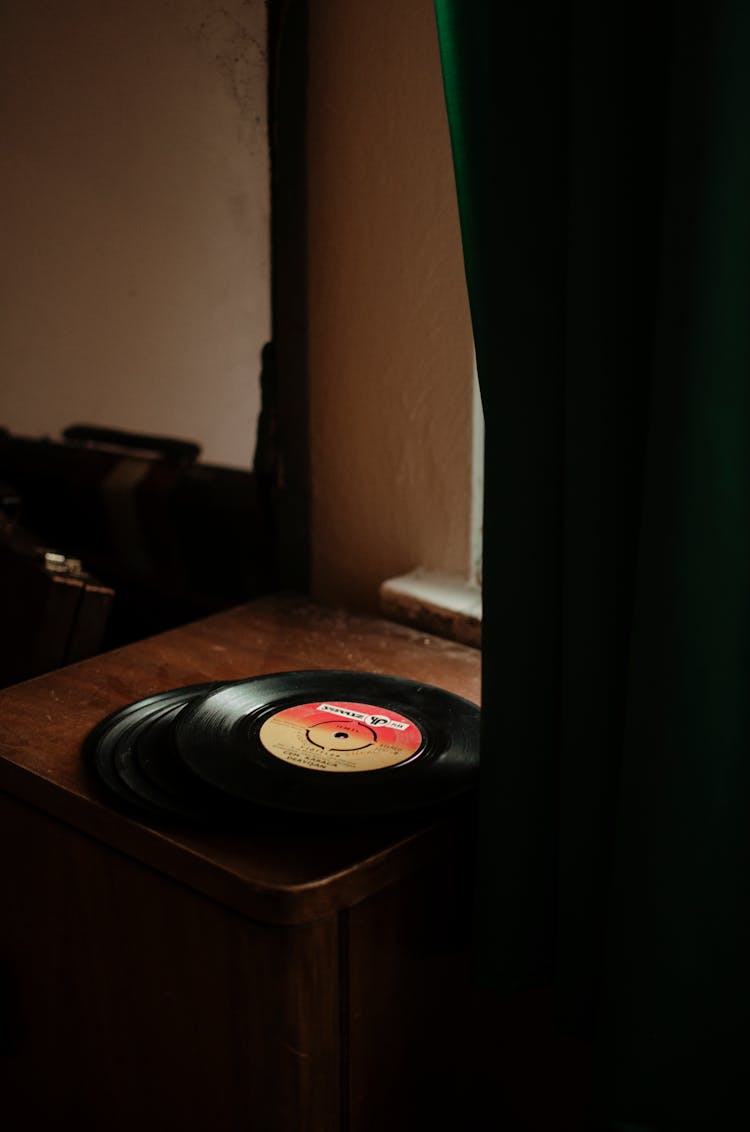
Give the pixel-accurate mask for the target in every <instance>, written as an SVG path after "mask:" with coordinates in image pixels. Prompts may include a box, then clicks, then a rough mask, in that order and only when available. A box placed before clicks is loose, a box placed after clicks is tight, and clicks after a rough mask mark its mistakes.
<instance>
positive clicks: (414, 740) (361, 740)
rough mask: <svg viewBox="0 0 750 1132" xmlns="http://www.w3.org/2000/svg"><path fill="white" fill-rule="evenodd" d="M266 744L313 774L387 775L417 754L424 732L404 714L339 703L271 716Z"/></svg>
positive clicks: (266, 726) (307, 706)
mask: <svg viewBox="0 0 750 1132" xmlns="http://www.w3.org/2000/svg"><path fill="white" fill-rule="evenodd" d="M260 741H261V743H262V744H263V746H264V747H265V749H266V750H267V751H268V752H269V754H272V755H275V756H276V758H277V759H283V760H284V762H287V763H292V764H293V765H294V766H302V767H305V768H306V769H308V770H329V771H330V770H333V771H347V772H351V771H358V770H381V769H382V768H383V767H387V766H397V765H398V763H403V762H406V761H407V760H408V759H410V758H412V756H413V755H415V754H416V753H417V751H418V750H419V748H420V747H421V745H422V733H421V731H420V730H419V728H418V727H417V725H416V723H413V722H412V721H411V720H410V719H407V718H406V716H404V715H399V713H398V712H395V711H390V710H389V709H382V708H378V707H373V705H372V704H355V703H349V702H348V701H347V702H344V701H339V700H326V701H324V702H320V701H319V702H316V703H311V704H298V705H297V707H291V708H285V709H284V710H283V711H278V712H276V714H275V715H272V716H269V718H268V719H267V720H266V721H265V723H264V724H263V726H262V727H261V729H260Z"/></svg>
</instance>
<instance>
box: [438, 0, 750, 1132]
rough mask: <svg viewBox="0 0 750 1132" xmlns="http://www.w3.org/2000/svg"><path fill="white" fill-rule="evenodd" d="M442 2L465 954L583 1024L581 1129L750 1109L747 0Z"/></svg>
mask: <svg viewBox="0 0 750 1132" xmlns="http://www.w3.org/2000/svg"><path fill="white" fill-rule="evenodd" d="M436 11H437V18H438V31H439V37H440V45H441V54H442V62H443V73H444V82H445V91H446V101H447V108H448V116H449V121H450V127H451V137H452V143H453V150H454V163H455V171H456V181H457V187H458V197H459V207H460V214H461V224H462V232H463V243H464V257H465V263H466V274H467V283H468V288H469V297H470V303H471V310H472V318H473V324H474V334H475V342H476V352H477V364H478V369H479V379H480V387H481V392H482V401H483V406H484V413H485V424H486V437H487V445H486V447H487V455H486V471H485V525H484V540H485V549H484V627H483V640H484V649H483V701H484V703H485V708H484V711H483V734H482V771H481V778H480V822H479V825H480V831H479V851H478V865H477V923H476V954H477V966H478V971H479V974H480V976H481V978H482V980H484V981H485V982H487V983H490V984H493V985H494V986H495V987H496V988H498V990H499V991H500V992H502V993H505V992H510V991H511V990H514V989H517V988H523V987H533V986H542V985H552V986H554V988H555V992H556V996H557V1001H558V1006H559V1011H560V1019H561V1025H562V1026H564V1027H567V1028H568V1029H570V1030H573V1031H575V1032H578V1033H584V1034H588V1035H592V1036H593V1038H594V1048H595V1052H596V1062H595V1064H596V1075H595V1082H596V1106H597V1107H596V1117H595V1121H594V1122H595V1125H596V1127H601V1128H606V1129H622V1130H624V1129H632V1130H634V1129H643V1130H645V1129H648V1130H650V1132H655V1130H657V1129H658V1130H665V1129H670V1130H671V1129H683V1128H685V1129H688V1128H706V1129H712V1130H716V1132H723V1130H725V1129H730V1128H731V1129H734V1128H742V1127H750V1085H749V1086H748V1087H747V1088H746V1087H745V1082H746V1081H748V1082H750V978H749V974H748V973H749V972H750V916H749V915H748V911H749V909H750V681H749V679H748V678H749V676H750V3H747V2H746V0H734V2H730V0H712V3H703V4H683V3H680V2H675V3H673V4H665V3H660V2H659V0H652V2H649V3H644V2H642V0H629V2H628V3H623V2H621V0H612V2H610V3H606V4H602V3H601V2H598V3H593V2H588V3H583V2H579V0H570V2H569V3H566V4H563V3H558V4H542V5H535V4H520V3H509V4H500V3H497V4H496V3H489V2H488V3H476V2H471V0H464V2H461V0H436ZM540 1087H543V1083H541V1082H540ZM733 1104H734V1105H736V1106H737V1114H736V1115H735V1114H734V1113H733V1111H732V1105H733ZM730 1114H731V1115H730Z"/></svg>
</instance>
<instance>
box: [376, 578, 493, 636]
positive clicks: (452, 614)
mask: <svg viewBox="0 0 750 1132" xmlns="http://www.w3.org/2000/svg"><path fill="white" fill-rule="evenodd" d="M380 608H381V610H382V612H383V614H384V615H385V616H386V617H388V618H390V619H391V620H392V621H399V622H401V623H402V624H404V625H411V626H412V627H414V628H417V629H423V630H424V631H425V632H426V633H434V634H435V636H438V637H447V638H448V639H449V640H453V641H458V642H459V643H460V644H463V645H472V646H473V647H474V648H480V647H481V643H482V593H481V590H480V588H479V586H476V585H472V584H471V583H470V582H467V581H466V580H465V579H464V578H460V577H457V576H456V575H452V574H439V573H436V572H433V571H430V570H424V569H417V570H413V571H412V572H411V573H409V574H401V575H400V576H399V577H397V578H388V579H387V580H386V581H385V582H383V583H382V584H381V586H380Z"/></svg>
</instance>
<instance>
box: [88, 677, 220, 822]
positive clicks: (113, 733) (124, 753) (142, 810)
mask: <svg viewBox="0 0 750 1132" xmlns="http://www.w3.org/2000/svg"><path fill="white" fill-rule="evenodd" d="M217 686H218V685H216V684H214V683H211V684H191V685H189V686H186V687H183V688H173V689H170V690H168V691H165V692H157V693H155V694H154V695H152V696H146V697H144V698H143V699H140V700H135V701H134V702H133V703H130V704H127V705H126V706H125V707H122V708H119V709H118V710H117V711H115V712H112V713H111V714H110V715H108V716H107V717H106V718H105V719H103V720H101V721H100V723H98V724H97V725H96V727H94V729H93V730H92V731H91V732H89V734H88V736H87V737H86V740H85V742H84V747H83V755H84V760H85V762H86V763H87V765H88V767H89V769H90V770H91V772H92V773H93V774H94V775H95V777H96V779H97V780H98V782H99V784H100V785H103V786H104V787H105V789H106V791H107V792H108V794H109V795H110V796H111V799H112V800H114V801H116V802H117V804H118V805H119V807H120V808H121V809H124V810H125V811H127V812H132V813H133V814H134V815H136V816H139V817H144V816H147V817H164V816H165V814H166V815H173V816H180V817H187V818H195V817H200V816H202V814H203V812H204V810H203V809H201V808H199V807H196V806H195V805H194V804H193V803H192V802H191V800H190V798H189V797H188V798H182V797H180V796H177V795H175V794H173V793H172V792H170V791H165V790H162V789H159V788H158V786H154V784H152V783H150V782H148V780H145V781H144V779H145V776H143V775H139V774H138V773H137V771H135V770H134V769H133V763H134V756H133V752H134V743H135V742H136V740H137V739H138V738H139V736H140V735H142V734H143V732H144V729H145V728H146V727H148V725H149V724H151V723H153V722H154V721H155V720H157V719H159V717H160V716H161V715H162V714H164V713H166V712H176V711H179V710H180V709H182V708H183V707H184V706H185V704H187V703H188V702H189V701H190V700H191V699H193V698H195V697H196V696H200V695H202V694H205V693H206V692H210V691H212V690H213V689H214V688H216V687H217Z"/></svg>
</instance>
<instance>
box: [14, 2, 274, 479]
mask: <svg viewBox="0 0 750 1132" xmlns="http://www.w3.org/2000/svg"><path fill="white" fill-rule="evenodd" d="M0 75H1V76H2V78H1V79H0V133H1V136H2V159H0V160H1V162H2V175H1V176H0V214H1V215H2V224H1V226H0V231H1V235H0V259H1V261H2V263H1V266H0V304H1V306H2V318H1V319H0V424H2V425H5V426H6V427H9V428H11V429H12V430H14V431H17V432H22V433H26V434H30V435H36V434H39V433H41V432H44V433H48V434H51V435H53V434H56V433H57V432H58V430H60V429H61V428H63V427H64V426H65V425H67V424H70V423H73V422H80V421H83V422H87V423H96V424H103V425H111V426H116V427H122V428H127V429H135V430H145V431H150V432H157V433H158V432H163V433H166V434H169V435H172V436H182V437H186V438H191V439H195V440H197V441H199V442H200V443H202V445H203V446H204V457H205V458H206V459H207V460H212V461H216V462H220V463H229V464H237V465H243V464H244V465H247V463H248V462H249V460H250V457H251V454H252V447H253V444H254V439H255V421H256V417H257V411H258V371H259V357H260V350H261V347H262V345H263V343H264V342H265V341H266V340H267V339H268V337H269V336H270V329H269V327H270V313H269V306H270V269H269V231H268V227H269V203H268V156H267V137H266V107H265V96H266V61H265V6H264V4H263V2H262V0H252V2H251V3H248V2H247V0H244V2H243V0H128V2H127V3H113V2H110V3H102V0H65V3H49V2H48V0H7V3H5V4H4V5H3V27H2V36H0Z"/></svg>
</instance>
